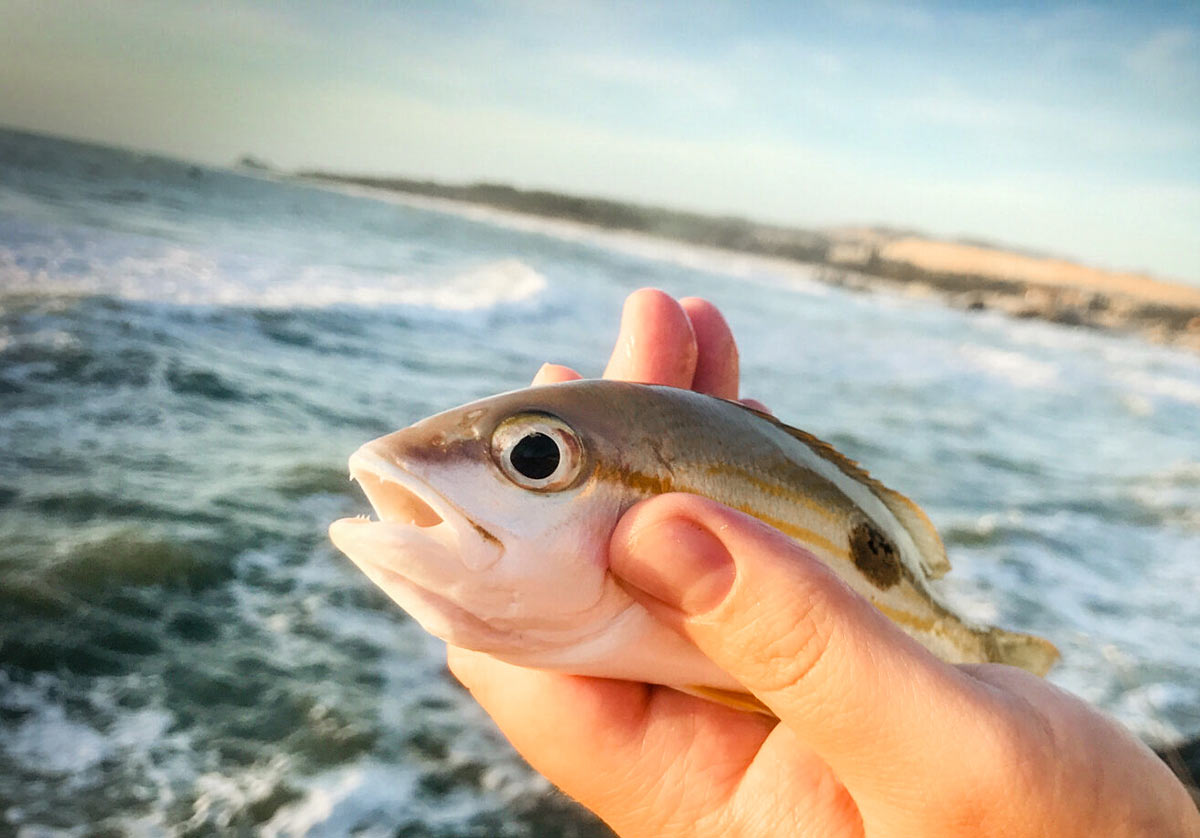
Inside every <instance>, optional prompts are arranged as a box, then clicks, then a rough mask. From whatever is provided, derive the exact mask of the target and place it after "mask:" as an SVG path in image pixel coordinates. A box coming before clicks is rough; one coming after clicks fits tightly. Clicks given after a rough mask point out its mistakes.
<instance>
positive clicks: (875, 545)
mask: <svg viewBox="0 0 1200 838" xmlns="http://www.w3.org/2000/svg"><path fill="white" fill-rule="evenodd" d="M850 556H851V558H853V559H854V565H855V567H857V568H858V569H859V570H860V571H862V574H863V575H864V576H866V577H867V579H869V580H870V581H871V584H873V585H875V586H876V587H877V588H882V589H883V590H887V589H888V588H890V587H892V585H895V584H896V583H897V582H899V581H900V576H901V568H900V554H899V552H898V551H897V550H896V546H895V545H894V544H892V542H891V541H890V540H889V539H888V537H887V536H886V535H884V534H883V533H881V532H880V531H879V530H877V529H876V528H875V527H874V526H872V525H871V524H869V523H867V522H866V521H863V522H862V523H861V524H859V525H857V526H856V527H855V528H854V529H852V530H851V531H850Z"/></svg>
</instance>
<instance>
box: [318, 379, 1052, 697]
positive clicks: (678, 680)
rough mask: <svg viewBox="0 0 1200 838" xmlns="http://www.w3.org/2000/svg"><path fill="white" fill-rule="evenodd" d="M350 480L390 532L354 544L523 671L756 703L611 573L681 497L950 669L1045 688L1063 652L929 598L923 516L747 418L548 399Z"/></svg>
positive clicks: (576, 386)
mask: <svg viewBox="0 0 1200 838" xmlns="http://www.w3.org/2000/svg"><path fill="white" fill-rule="evenodd" d="M351 472H352V474H353V475H354V476H355V477H356V478H358V479H359V481H360V483H362V485H363V488H364V490H365V491H366V493H367V495H368V498H369V499H370V500H371V501H372V504H373V505H374V506H375V508H376V511H377V512H378V513H379V517H380V519H381V520H380V521H378V522H373V523H371V522H365V521H362V520H354V519H348V520H345V521H340V522H336V523H335V524H334V525H333V527H331V530H330V532H331V536H332V537H333V539H334V541H335V542H336V543H337V544H338V546H339V547H340V548H341V549H343V551H344V552H346V553H347V554H348V555H349V556H350V557H351V558H352V559H353V560H354V561H355V562H357V563H358V564H359V565H360V567H362V568H363V570H364V571H366V572H367V574H368V575H369V576H370V577H371V578H372V579H373V580H374V581H375V582H376V583H377V584H379V585H380V586H381V587H382V588H384V590H385V591H387V592H388V593H389V594H391V595H392V597H393V598H394V599H396V601H397V602H399V603H400V604H401V605H402V606H403V607H404V608H406V609H407V610H408V611H409V612H410V613H411V614H413V616H414V617H416V618H417V619H418V621H420V622H421V623H422V625H424V626H425V627H426V628H427V629H429V630H430V631H431V632H432V633H434V634H436V635H438V636H439V637H442V638H443V639H445V640H447V641H448V642H451V643H455V644H457V645H462V646H466V647H468V648H473V649H476V650H478V651H483V652H487V653H489V654H492V655H494V656H496V657H499V658H501V659H504V660H507V661H510V662H512V663H517V664H520V665H526V666H535V667H543V668H549V669H558V670H561V671H567V672H575V673H579V674H587V675H601V676H607V677H623V678H632V679H637V680H644V681H650V682H653V683H662V684H667V685H670V686H675V687H678V688H681V689H686V690H688V691H690V692H696V693H701V694H705V695H706V696H707V697H711V698H715V699H716V700H723V701H725V702H726V703H734V704H738V703H740V704H747V702H746V700H744V699H739V700H737V701H735V700H733V699H730V696H733V695H739V693H738V690H739V688H740V685H739V684H737V683H736V682H735V681H733V679H731V678H730V677H729V676H728V675H727V674H725V673H723V672H721V671H720V670H718V669H717V668H716V667H715V665H713V664H712V663H711V662H710V661H708V660H707V659H706V658H704V657H703V655H701V654H700V653H699V650H697V649H695V647H694V646H691V645H690V644H689V643H688V642H687V641H686V640H684V639H682V638H680V637H679V636H678V635H677V634H675V633H674V632H671V631H670V630H667V629H665V628H664V627H662V626H660V625H658V624H657V623H656V622H655V621H653V619H652V618H650V617H649V615H648V613H647V612H645V611H644V609H642V608H641V606H639V605H637V604H636V603H635V602H634V601H633V600H632V599H630V598H629V597H628V595H627V594H626V593H625V592H624V591H623V590H622V589H621V587H620V586H619V585H617V584H615V581H614V579H613V577H612V575H611V573H609V572H608V565H607V548H608V542H609V537H610V536H611V533H612V531H613V529H614V528H615V526H616V523H617V521H618V520H619V518H620V516H621V514H622V513H623V512H624V511H625V510H626V509H628V508H629V507H630V506H631V505H633V504H634V503H636V502H637V501H639V500H641V499H643V498H646V497H649V496H653V495H657V494H663V493H666V492H690V493H694V494H698V495H703V496H705V497H709V498H711V499H713V500H716V501H719V502H721V503H724V504H726V505H728V506H730V507H733V508H735V509H738V510H741V511H742V512H745V513H746V514H749V515H752V516H754V517H755V518H758V519H759V520H761V521H763V522H764V523H766V524H769V525H770V526H772V527H775V528H776V529H778V530H780V531H781V532H783V533H784V534H786V535H788V536H789V537H791V538H793V539H794V540H795V541H797V542H798V543H800V544H802V545H803V546H804V547H805V548H806V549H807V550H808V551H809V552H811V553H812V554H813V555H814V556H815V557H816V558H817V559H819V560H820V561H822V562H823V563H825V564H826V565H827V566H828V567H830V568H831V569H832V570H833V571H834V572H835V573H837V574H838V575H839V576H840V577H841V578H842V579H844V580H845V581H846V582H847V583H848V584H849V585H850V586H851V587H852V588H853V589H854V590H855V591H857V592H858V593H859V594H860V595H862V596H863V597H865V598H866V599H868V600H869V601H870V602H871V603H873V604H874V605H875V607H876V608H877V609H879V610H880V611H881V612H882V613H883V614H884V615H886V616H887V617H888V618H889V619H891V620H892V621H893V622H894V623H896V625H898V626H899V627H900V628H901V629H902V630H904V631H905V632H907V633H908V634H909V635H910V636H912V637H914V638H915V639H916V640H918V641H919V642H920V643H922V644H923V645H924V646H925V647H926V648H928V649H929V650H930V651H931V652H933V653H934V654H935V655H937V656H938V657H941V658H942V659H944V660H947V661H950V662H954V663H961V662H988V661H992V662H1002V663H1012V664H1015V665H1018V666H1022V667H1024V668H1026V669H1029V670H1031V671H1034V672H1037V673H1038V674H1043V673H1044V672H1045V671H1046V670H1047V669H1048V668H1049V666H1050V665H1051V664H1052V663H1053V660H1054V659H1055V657H1056V656H1057V652H1056V650H1055V649H1054V647H1053V646H1052V645H1051V644H1049V643H1048V642H1047V641H1045V640H1042V639H1040V638H1036V637H1032V636H1030V635H1023V634H1016V633H1012V632H1007V631H1004V630H1002V629H995V628H988V627H983V626H977V625H974V624H972V623H970V622H969V621H967V620H964V619H962V618H960V617H959V616H958V615H956V614H955V613H954V612H953V611H952V610H951V609H950V608H948V607H947V606H946V605H945V604H944V603H942V602H941V601H940V599H939V598H938V597H937V595H936V593H935V592H934V590H933V589H932V588H931V586H930V584H929V583H930V580H931V579H933V578H936V577H937V576H939V575H941V573H943V572H945V570H946V569H947V568H948V563H947V562H946V558H945V553H944V549H943V547H942V544H941V540H940V538H939V537H938V535H937V532H936V530H935V529H934V528H933V525H932V524H931V523H930V522H929V520H928V518H927V517H926V516H925V515H924V513H923V512H921V510H920V509H919V508H918V507H917V506H916V505H915V504H913V503H912V502H911V501H909V500H908V499H907V498H904V497H903V496H901V495H898V494H896V493H895V492H893V491H891V490H890V489H887V488H886V487H884V486H883V485H882V484H880V483H878V482H877V481H875V480H874V479H872V478H871V477H870V476H869V475H868V474H867V473H866V472H865V471H864V470H863V469H861V468H860V467H859V466H858V465H857V464H855V463H853V462H851V461H850V460H847V459H846V458H844V457H842V455H840V454H838V453H837V452H836V451H835V450H834V449H833V448H832V447H831V446H829V445H828V444H826V443H824V442H822V441H821V440H819V439H817V438H815V437H812V436H811V435H809V434H807V433H805V432H803V431H799V430H796V429H794V428H790V427H788V426H787V425H784V424H782V423H781V422H779V421H777V420H776V419H774V418H773V417H770V416H768V415H766V414H762V413H759V412H758V411H755V410H752V409H750V408H746V407H744V406H742V405H740V404H738V403H736V402H729V401H725V400H722V399H717V398H713V397H710V396H705V395H701V394H698V393H694V392H691V391H687V390H678V389H674V388H669V387H658V386H651V385H643V384H632V383H628V382H616V381H597V380H587V381H575V382H567V383H562V384H554V385H549V386H544V387H534V388H529V389H527V390H520V391H515V392H512V393H506V394H502V395H499V396H494V397H491V398H489V399H484V400H481V401H479V402H474V403H472V404H470V405H466V406H464V407H461V408H456V409H454V410H450V411H447V412H445V413H442V414H438V415H437V416H433V417H430V418H429V419H426V420H423V421H422V422H418V423H417V424H416V425H413V426H411V427H409V428H406V429H404V430H402V431H398V432H396V433H394V434H389V435H388V436H385V437H382V438H380V439H378V440H375V441H373V442H370V443H368V444H366V445H364V446H363V448H362V449H360V450H359V452H357V453H356V454H355V455H354V456H353V457H352V458H351ZM749 704H750V705H753V702H752V701H750V702H749Z"/></svg>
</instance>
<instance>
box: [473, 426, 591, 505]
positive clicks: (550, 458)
mask: <svg viewBox="0 0 1200 838" xmlns="http://www.w3.org/2000/svg"><path fill="white" fill-rule="evenodd" d="M492 458H493V459H494V460H495V461H496V464H497V465H499V466H500V470H501V471H502V472H503V473H504V476H505V477H507V478H508V479H509V480H511V481H512V482H513V483H516V484H517V485H518V486H520V487H521V488H523V489H532V490H533V491H536V492H557V491H559V490H561V489H566V488H568V487H570V486H572V485H574V483H575V480H576V478H578V477H579V474H580V472H581V471H582V469H583V445H582V443H581V442H580V441H579V437H578V436H577V435H576V433H575V432H574V431H573V430H571V428H570V427H569V426H568V425H567V423H565V422H563V421H562V420H561V419H559V418H558V417H556V416H550V415H549V414H542V413H522V414H518V415H516V416H512V417H510V418H508V419H506V420H504V421H503V422H501V423H500V425H499V426H498V427H497V428H496V430H495V432H494V433H493V434H492Z"/></svg>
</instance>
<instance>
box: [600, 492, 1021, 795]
mask: <svg viewBox="0 0 1200 838" xmlns="http://www.w3.org/2000/svg"><path fill="white" fill-rule="evenodd" d="M610 560H611V563H612V571H613V573H614V574H615V575H616V576H617V577H618V578H619V579H620V580H621V581H622V583H623V584H624V585H625V587H626V588H627V589H628V590H629V591H630V593H631V594H632V595H633V596H634V597H635V598H636V599H638V600H639V601H640V602H641V603H642V604H643V605H645V606H646V607H647V608H648V609H649V610H650V611H651V613H653V614H654V615H655V616H656V617H657V618H658V619H660V620H662V621H664V622H666V623H668V624H670V625H672V626H674V627H675V628H676V629H677V630H678V631H680V632H681V633H683V634H684V635H686V636H687V637H689V638H691V640H692V641H693V642H694V643H695V644H696V645H697V646H698V647H699V648H700V650H701V651H703V652H704V653H705V654H706V655H707V656H708V657H709V658H711V659H712V660H713V661H714V662H715V663H716V664H717V665H718V666H720V667H721V668H722V669H724V670H726V671H727V672H729V673H730V674H731V675H732V676H733V677H734V678H736V679H737V680H738V681H739V682H741V683H742V684H743V685H744V686H745V687H746V688H747V690H749V691H750V692H752V693H753V694H754V695H755V696H756V697H758V699H759V700H760V701H762V702H763V703H764V704H766V705H767V706H768V707H769V708H770V709H771V710H772V711H773V712H774V713H775V714H776V715H777V716H778V717H779V718H780V720H781V721H782V722H783V723H784V724H786V725H787V726H788V727H790V728H791V729H792V731H793V732H794V733H795V734H796V735H797V737H798V738H799V739H800V740H801V741H802V742H803V743H804V744H805V745H807V746H808V747H810V748H812V750H813V751H814V752H815V753H816V754H817V755H818V756H820V757H821V758H822V759H824V760H825V762H826V763H827V764H828V765H829V766H830V768H832V769H833V771H834V773H835V774H836V775H837V776H838V778H839V779H840V780H841V782H842V783H843V784H844V785H845V786H846V788H847V789H848V790H849V791H850V792H851V794H852V795H855V797H856V798H858V797H859V796H860V795H862V796H863V797H862V798H861V799H860V805H861V804H862V803H863V802H865V800H867V799H875V800H880V801H881V802H882V801H883V800H887V801H888V802H890V803H891V804H892V805H904V804H905V803H906V802H910V801H913V800H920V799H923V798H924V797H925V796H927V795H928V794H929V792H930V786H929V783H931V782H933V781H934V779H935V778H937V779H938V782H939V783H941V784H944V782H945V777H946V776H947V771H948V768H949V769H950V771H953V770H954V766H953V763H954V761H955V760H961V761H962V762H963V763H964V765H963V772H962V774H961V775H960V776H964V777H967V776H970V774H971V773H972V772H971V770H970V763H971V762H972V761H973V760H977V759H979V758H980V757H981V756H985V754H981V751H980V748H979V747H978V743H979V741H980V740H981V739H988V740H991V741H996V740H997V739H1001V740H1002V739H1003V735H1002V733H1001V736H999V737H996V736H994V735H993V736H981V731H980V730H979V726H980V724H981V722H980V719H984V718H987V719H989V720H991V719H993V718H995V717H996V716H998V715H999V716H1001V717H1003V715H1004V714H1003V713H1000V712H998V710H999V709H1000V708H998V707H996V706H994V705H996V704H998V703H999V702H998V700H997V699H996V698H995V697H994V696H993V695H992V694H990V693H989V692H988V691H986V690H984V689H982V688H981V687H980V686H979V684H978V683H976V682H974V681H972V680H971V679H970V678H969V677H968V676H967V675H965V674H964V673H962V672H960V671H959V670H958V669H956V668H955V667H952V666H950V665H948V664H945V663H943V662H941V661H939V660H938V659H936V658H934V657H933V656H932V655H931V654H929V653H928V652H927V651H925V649H924V648H922V647H921V646H920V645H919V644H917V643H916V642H915V641H914V640H912V639H911V638H909V637H908V636H907V635H905V634H904V633H903V632H902V631H900V629H898V628H897V627H896V626H895V625H893V624H892V623H890V622H889V621H888V620H887V619H886V618H884V617H883V615H882V614H880V613H879V612H878V611H877V610H876V609H875V608H874V607H872V606H871V605H870V603H868V602H867V601H866V600H864V599H862V598H861V597H859V596H858V595H857V594H855V593H854V592H853V591H852V590H851V589H850V588H849V587H848V586H847V585H846V584H845V583H843V582H842V581H841V580H840V579H839V578H838V577H837V576H836V575H835V574H834V573H833V572H832V571H831V570H830V569H829V568H828V567H826V566H825V565H824V564H822V563H821V562H820V561H819V560H818V559H817V558H816V557H814V556H813V554H812V553H810V552H809V551H807V550H805V549H804V548H803V547H802V546H801V545H800V544H798V543H797V542H795V541H792V540H791V539H789V538H788V537H787V536H785V535H783V534H782V533H780V532H779V531H777V530H775V529H772V528H771V527H768V526H767V525H765V524H763V523H762V522H761V521H758V520H757V519H755V518H752V517H750V516H748V515H745V514H743V513H741V512H737V511H735V510H732V509H730V508H728V507H725V506H722V505H720V504H718V503H716V502H714V501H710V500H707V499H705V498H701V497H698V496H695V495H683V494H675V495H664V496H660V497H656V498H652V499H650V500H647V501H644V502H642V503H641V504H639V505H638V506H635V507H634V508H633V509H632V510H630V512H629V513H627V514H626V515H625V517H624V518H623V519H622V521H621V523H620V525H619V526H618V528H617V530H616V532H614V535H613V542H612V545H611V550H610ZM991 732H992V733H993V734H994V733H996V731H994V730H993V731H991ZM973 743H974V744H973ZM984 750H986V749H984ZM947 761H950V763H951V765H949V766H948V765H947ZM885 805H886V804H885ZM889 808H890V807H889Z"/></svg>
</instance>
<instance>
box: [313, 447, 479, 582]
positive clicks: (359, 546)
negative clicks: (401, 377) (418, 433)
mask: <svg viewBox="0 0 1200 838" xmlns="http://www.w3.org/2000/svg"><path fill="white" fill-rule="evenodd" d="M350 477H351V479H352V480H354V481H356V482H357V483H358V484H359V485H360V486H361V487H362V489H363V492H364V493H365V494H366V496H367V500H368V501H370V502H371V506H372V507H373V509H374V511H375V514H376V516H378V520H371V519H369V518H366V517H361V516H360V517H357V518H342V519H341V520H339V521H334V522H333V524H332V525H331V526H330V528H329V534H330V537H331V538H332V539H333V542H334V544H336V545H337V546H338V547H339V548H340V549H341V550H342V551H343V552H344V553H346V554H347V555H348V556H350V558H351V559H353V560H354V562H355V563H356V564H358V565H359V566H360V567H362V566H363V564H364V562H367V563H370V564H375V565H379V566H380V567H382V568H384V569H386V570H388V571H389V572H391V573H399V574H401V575H403V576H406V577H408V578H409V579H410V581H412V582H414V583H416V584H418V585H421V586H422V587H437V586H438V585H439V584H441V583H443V582H453V581H455V579H456V577H458V576H461V573H462V571H463V570H464V569H466V570H471V571H480V570H486V569H487V568H489V567H491V566H492V565H493V564H495V563H496V561H498V560H499V558H500V556H501V555H502V553H503V548H502V546H501V544H500V541H499V540H498V539H497V538H496V537H495V536H493V535H492V534H491V533H490V532H488V531H487V530H486V529H484V528H483V527H481V526H479V524H477V523H475V521H473V520H472V519H471V518H469V517H468V516H467V515H466V514H465V513H464V512H463V511H462V510H460V509H459V508H458V507H456V506H455V505H454V504H452V503H451V502H450V501H449V500H447V499H446V498H445V496H444V495H442V494H441V493H440V492H438V491H437V490H436V489H434V488H433V487H432V486H430V485H429V484H428V483H427V482H426V481H424V480H422V479H421V478H420V477H418V476H417V475H416V474H414V473H413V472H412V471H411V470H409V469H407V468H405V467H404V464H403V463H402V462H401V461H399V460H396V459H394V458H392V457H390V456H389V457H385V456H382V455H381V454H379V453H377V452H376V451H374V450H372V449H371V446H370V444H368V445H365V446H363V447H362V448H360V449H359V450H358V451H355V452H354V454H353V455H351V457H350ZM438 554H442V555H438ZM445 554H452V555H445ZM451 558H452V559H453V561H450V559H451ZM363 569H364V570H365V569H366V568H365V567H363ZM435 571H436V572H435ZM430 576H432V577H433V578H426V577H430Z"/></svg>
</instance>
